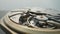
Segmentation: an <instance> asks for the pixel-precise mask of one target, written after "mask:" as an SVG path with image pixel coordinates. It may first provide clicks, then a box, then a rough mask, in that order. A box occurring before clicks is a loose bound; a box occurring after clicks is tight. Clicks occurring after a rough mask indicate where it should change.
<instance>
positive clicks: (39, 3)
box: [0, 0, 60, 10]
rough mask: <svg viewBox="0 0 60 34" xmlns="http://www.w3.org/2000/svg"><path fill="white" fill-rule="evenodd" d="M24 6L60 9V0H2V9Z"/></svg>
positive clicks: (0, 3) (0, 5) (0, 1)
mask: <svg viewBox="0 0 60 34" xmlns="http://www.w3.org/2000/svg"><path fill="white" fill-rule="evenodd" d="M22 7H41V8H54V9H60V0H0V10H11V9H17V8H22Z"/></svg>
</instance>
